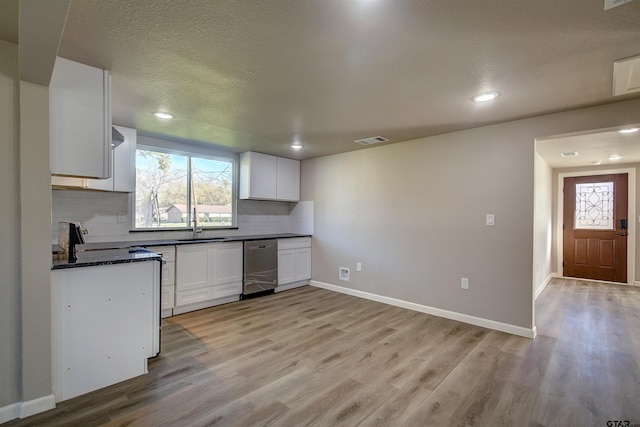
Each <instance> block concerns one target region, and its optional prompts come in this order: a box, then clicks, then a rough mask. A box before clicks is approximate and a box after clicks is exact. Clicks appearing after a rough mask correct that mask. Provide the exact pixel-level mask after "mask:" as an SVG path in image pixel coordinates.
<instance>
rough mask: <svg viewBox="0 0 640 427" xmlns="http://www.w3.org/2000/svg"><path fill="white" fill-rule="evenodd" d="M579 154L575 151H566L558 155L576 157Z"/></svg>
mask: <svg viewBox="0 0 640 427" xmlns="http://www.w3.org/2000/svg"><path fill="white" fill-rule="evenodd" d="M579 155H580V154H578V152H577V151H567V152H566V153H560V157H578V156H579Z"/></svg>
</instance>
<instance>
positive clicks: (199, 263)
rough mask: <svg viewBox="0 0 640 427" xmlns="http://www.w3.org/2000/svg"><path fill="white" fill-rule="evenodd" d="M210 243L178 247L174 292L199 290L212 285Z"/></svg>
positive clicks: (211, 245)
mask: <svg viewBox="0 0 640 427" xmlns="http://www.w3.org/2000/svg"><path fill="white" fill-rule="evenodd" d="M212 247H213V244H211V243H198V244H193V245H184V246H178V248H177V251H176V291H186V290H191V289H200V288H205V287H207V286H211V285H212V284H213V274H212V273H213V265H212Z"/></svg>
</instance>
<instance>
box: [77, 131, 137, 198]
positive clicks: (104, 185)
mask: <svg viewBox="0 0 640 427" xmlns="http://www.w3.org/2000/svg"><path fill="white" fill-rule="evenodd" d="M114 128H115V129H116V130H117V131H118V132H120V133H121V134H122V135H123V136H124V141H123V142H121V143H120V144H118V145H117V146H115V147H113V148H112V150H111V156H112V168H113V169H112V173H111V178H108V179H87V184H86V188H88V189H92V190H104V191H119V192H123V193H133V192H134V191H136V140H137V137H138V133H137V131H136V130H135V129H131V128H125V127H122V126H114Z"/></svg>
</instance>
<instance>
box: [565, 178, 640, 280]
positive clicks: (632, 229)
mask: <svg viewBox="0 0 640 427" xmlns="http://www.w3.org/2000/svg"><path fill="white" fill-rule="evenodd" d="M616 173H626V174H628V175H629V180H628V188H627V192H628V195H627V202H628V210H629V212H628V216H627V218H629V220H628V221H627V227H628V233H629V236H628V238H627V283H626V284H627V285H630V286H634V285H635V278H636V224H637V220H638V219H637V218H636V170H635V168H619V169H597V170H583V171H580V172H563V173H558V188H557V190H558V191H557V193H558V194H557V201H556V203H557V205H556V206H557V209H556V271H557V277H564V276H563V268H562V256H563V248H564V236H563V233H562V223H563V214H564V203H563V194H562V193H563V192H562V187H563V185H564V179H565V178H567V177H574V176H588V175H609V174H616ZM568 278H569V279H571V277H568ZM581 280H591V279H581ZM593 281H596V282H601V281H600V280H593ZM605 283H613V284H618V285H624V284H625V283H622V282H605Z"/></svg>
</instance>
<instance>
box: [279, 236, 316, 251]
mask: <svg viewBox="0 0 640 427" xmlns="http://www.w3.org/2000/svg"><path fill="white" fill-rule="evenodd" d="M310 247H311V237H292V238H290V239H278V250H288V249H298V248H310Z"/></svg>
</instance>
